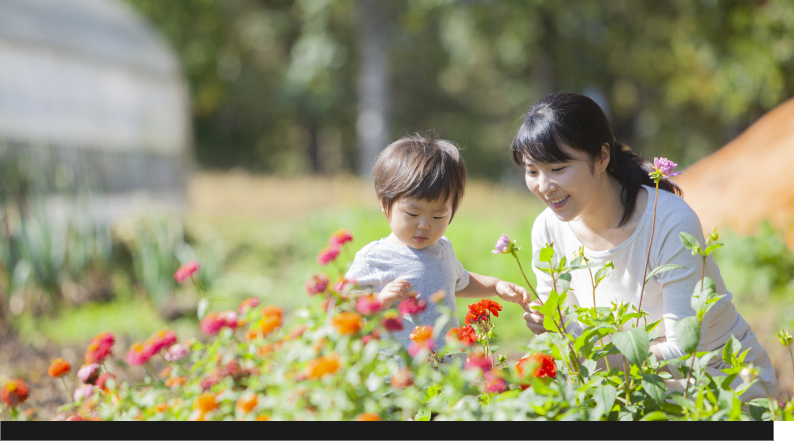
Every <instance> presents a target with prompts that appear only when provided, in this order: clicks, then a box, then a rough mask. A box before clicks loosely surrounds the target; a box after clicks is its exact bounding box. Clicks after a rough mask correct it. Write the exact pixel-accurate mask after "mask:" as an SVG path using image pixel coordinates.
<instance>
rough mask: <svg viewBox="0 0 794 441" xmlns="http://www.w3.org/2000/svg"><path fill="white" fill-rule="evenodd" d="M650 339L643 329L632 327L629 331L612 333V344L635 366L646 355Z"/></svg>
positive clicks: (640, 362) (639, 363)
mask: <svg viewBox="0 0 794 441" xmlns="http://www.w3.org/2000/svg"><path fill="white" fill-rule="evenodd" d="M650 343H651V342H650V340H649V339H648V333H647V332H645V330H644V329H641V328H634V329H632V330H630V331H625V332H616V333H614V334H612V344H614V345H615V347H616V348H618V350H619V351H620V353H621V354H623V355H624V356H626V358H627V359H628V360H629V361H630V362H631V363H632V364H635V365H637V366H639V365H641V364H642V362H643V361H644V360H645V359H646V358H647V357H648V354H649V348H650Z"/></svg>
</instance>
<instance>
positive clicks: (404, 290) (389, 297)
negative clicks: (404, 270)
mask: <svg viewBox="0 0 794 441" xmlns="http://www.w3.org/2000/svg"><path fill="white" fill-rule="evenodd" d="M411 288H413V285H411V282H409V281H407V280H403V279H400V280H395V281H394V282H391V283H389V284H388V285H386V286H384V287H383V289H382V290H381V292H379V293H378V301H379V302H381V303H383V307H384V308H388V307H389V306H391V305H392V304H394V302H396V301H403V300H406V299H407V298H408V292H409V290H410V289H411Z"/></svg>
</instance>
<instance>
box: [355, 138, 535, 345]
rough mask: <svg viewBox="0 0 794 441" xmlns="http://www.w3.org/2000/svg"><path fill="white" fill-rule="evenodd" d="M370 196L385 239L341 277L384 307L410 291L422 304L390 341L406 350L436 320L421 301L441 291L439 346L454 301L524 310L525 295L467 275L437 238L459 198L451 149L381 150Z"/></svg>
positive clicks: (422, 145)
mask: <svg viewBox="0 0 794 441" xmlns="http://www.w3.org/2000/svg"><path fill="white" fill-rule="evenodd" d="M372 172H373V175H374V178H375V192H376V193H377V195H378V199H379V200H380V207H381V211H383V214H385V215H386V219H387V220H388V222H389V227H390V228H391V231H392V233H391V234H390V235H389V236H388V237H386V238H383V239H381V240H378V241H375V242H372V243H370V244H368V245H366V246H365V247H364V248H362V249H361V251H359V252H358V253H356V257H355V260H354V261H353V265H352V266H351V267H350V270H349V271H348V273H347V276H346V277H347V278H352V279H355V280H356V281H357V282H358V284H359V285H360V286H361V287H363V288H369V289H372V290H373V292H375V293H377V298H378V300H379V301H380V302H382V303H383V305H384V307H386V308H388V307H390V306H392V305H394V304H395V303H396V302H400V301H403V300H406V299H407V298H408V293H409V292H410V291H416V292H418V298H419V299H424V300H425V301H426V302H427V309H426V310H425V311H423V312H421V313H419V314H418V315H417V316H414V317H412V316H411V315H408V314H405V315H404V316H403V330H402V331H399V332H396V333H395V334H394V336H395V337H396V339H397V340H398V341H400V343H402V345H403V346H404V347H406V348H408V347H409V346H410V344H411V340H410V338H409V335H410V334H411V332H412V331H413V330H414V328H415V327H416V326H419V325H431V326H432V325H434V324H435V322H436V319H437V318H438V317H439V316H440V315H441V313H440V312H438V310H437V309H436V303H434V302H431V301H430V300H429V296H430V295H432V294H434V293H436V292H438V291H440V290H443V291H444V292H445V293H446V295H445V296H444V298H443V300H442V301H441V302H439V304H443V305H444V306H446V307H447V308H450V309H451V310H452V312H453V315H452V317H451V320H450V322H449V323H448V324H447V325H446V327H445V329H444V330H443V332H441V333H439V334H438V337H437V338H436V340H435V341H434V346H435V350H440V349H441V348H443V347H444V346H445V337H446V334H447V332H449V330H450V329H452V328H455V327H458V326H460V322H459V320H458V314H457V307H456V305H455V297H456V296H457V297H467V298H468V297H471V298H479V297H491V296H494V295H498V296H499V297H500V298H501V299H502V300H506V301H509V302H514V303H519V304H520V303H525V302H528V301H529V300H530V297H529V293H528V292H527V290H526V288H524V287H522V286H519V285H516V284H514V283H510V282H505V281H502V280H499V279H497V278H495V277H489V276H484V275H480V274H475V273H472V272H467V271H466V270H465V269H463V265H461V263H460V262H459V261H458V259H457V258H456V257H455V252H454V251H453V249H452V243H450V241H449V239H447V238H446V237H445V236H444V232H445V231H446V230H447V226H448V225H449V223H450V222H451V221H452V218H453V217H454V216H455V212H456V211H457V209H458V206H459V205H460V202H461V200H462V199H463V193H464V190H465V188H466V175H467V172H466V164H465V163H464V162H463V158H461V156H460V153H459V152H458V149H457V147H455V146H454V145H453V144H452V143H450V142H448V141H444V140H435V141H434V140H430V139H427V138H423V137H420V136H413V137H410V138H402V139H400V140H398V141H396V142H394V143H392V144H391V145H389V146H388V147H387V148H386V149H385V150H384V151H383V152H381V154H380V155H379V156H378V159H377V161H376V163H375V167H374V168H373V171H372Z"/></svg>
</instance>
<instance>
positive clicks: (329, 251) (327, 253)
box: [317, 245, 340, 266]
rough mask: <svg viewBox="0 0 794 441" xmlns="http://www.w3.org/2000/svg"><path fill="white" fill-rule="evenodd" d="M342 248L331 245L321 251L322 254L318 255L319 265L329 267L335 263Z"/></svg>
mask: <svg viewBox="0 0 794 441" xmlns="http://www.w3.org/2000/svg"><path fill="white" fill-rule="evenodd" d="M339 250H340V248H339V247H338V246H336V245H329V246H327V247H325V248H323V249H322V251H320V254H318V255H317V263H319V264H320V265H322V266H325V265H328V264H329V263H330V262H333V261H334V260H335V259H336V257H337V256H339Z"/></svg>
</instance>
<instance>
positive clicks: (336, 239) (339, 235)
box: [328, 229, 353, 247]
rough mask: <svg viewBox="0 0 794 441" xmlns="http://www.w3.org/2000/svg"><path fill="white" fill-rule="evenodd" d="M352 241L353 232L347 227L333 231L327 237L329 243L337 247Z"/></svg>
mask: <svg viewBox="0 0 794 441" xmlns="http://www.w3.org/2000/svg"><path fill="white" fill-rule="evenodd" d="M352 241H353V233H351V232H350V230H347V229H344V230H339V231H337V232H335V233H334V234H332V235H331V238H330V239H328V243H329V244H331V245H333V246H337V247H341V246H342V245H344V244H346V243H348V242H352Z"/></svg>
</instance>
